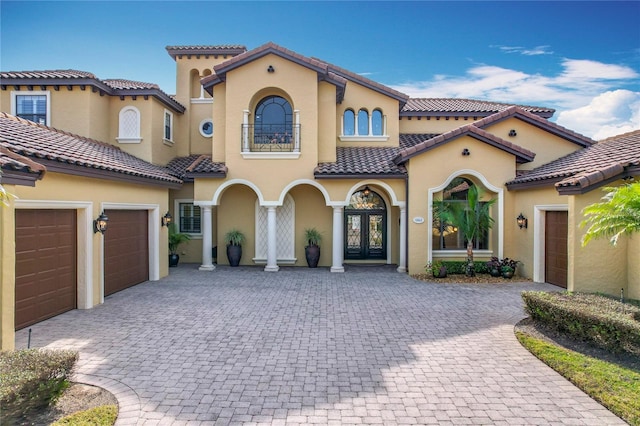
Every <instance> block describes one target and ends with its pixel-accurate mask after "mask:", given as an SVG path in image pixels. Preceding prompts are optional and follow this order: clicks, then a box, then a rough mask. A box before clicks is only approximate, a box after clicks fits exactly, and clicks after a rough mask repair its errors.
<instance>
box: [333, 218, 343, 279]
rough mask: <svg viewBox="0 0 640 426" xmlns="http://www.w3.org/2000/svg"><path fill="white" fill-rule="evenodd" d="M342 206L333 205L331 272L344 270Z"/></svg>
mask: <svg viewBox="0 0 640 426" xmlns="http://www.w3.org/2000/svg"><path fill="white" fill-rule="evenodd" d="M342 212H343V207H342V206H333V256H332V263H331V272H344V266H343V265H342V263H343V256H344V251H343V246H342V242H343V241H344V226H343V225H344V218H343V215H342Z"/></svg>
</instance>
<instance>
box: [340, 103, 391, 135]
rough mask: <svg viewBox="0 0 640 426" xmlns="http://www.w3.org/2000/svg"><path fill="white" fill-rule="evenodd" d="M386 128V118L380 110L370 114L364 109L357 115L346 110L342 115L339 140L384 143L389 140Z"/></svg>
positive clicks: (377, 109)
mask: <svg viewBox="0 0 640 426" xmlns="http://www.w3.org/2000/svg"><path fill="white" fill-rule="evenodd" d="M386 127H387V121H386V117H385V116H384V114H383V112H382V110H381V109H380V108H376V109H374V110H373V111H372V112H371V113H369V110H367V109H366V108H360V109H359V110H358V113H357V114H356V113H355V112H354V110H353V109H351V108H347V109H346V110H344V112H343V113H342V134H341V135H340V140H341V141H347V142H348V141H353V142H357V141H369V142H384V141H386V140H388V139H389V136H388V135H387V134H386V133H387V129H386Z"/></svg>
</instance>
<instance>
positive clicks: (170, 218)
mask: <svg viewBox="0 0 640 426" xmlns="http://www.w3.org/2000/svg"><path fill="white" fill-rule="evenodd" d="M171 222H173V216H171V213H169V212H168V211H167V212H166V213H165V215H164V216H162V226H166V227H167V228H168V227H169V225H171Z"/></svg>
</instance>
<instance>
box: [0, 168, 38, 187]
mask: <svg viewBox="0 0 640 426" xmlns="http://www.w3.org/2000/svg"><path fill="white" fill-rule="evenodd" d="M40 179H42V172H38V173H33V172H25V171H22V170H12V169H11V168H5V167H3V168H2V178H1V179H0V184H6V185H20V186H36V181H37V180H40Z"/></svg>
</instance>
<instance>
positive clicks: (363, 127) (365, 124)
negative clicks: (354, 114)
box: [358, 108, 369, 136]
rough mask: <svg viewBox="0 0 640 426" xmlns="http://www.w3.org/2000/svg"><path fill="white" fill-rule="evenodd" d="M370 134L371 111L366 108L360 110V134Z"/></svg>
mask: <svg viewBox="0 0 640 426" xmlns="http://www.w3.org/2000/svg"><path fill="white" fill-rule="evenodd" d="M368 134H369V112H367V110H366V109H364V108H363V109H361V110H360V111H358V135H360V136H367V135H368Z"/></svg>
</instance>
